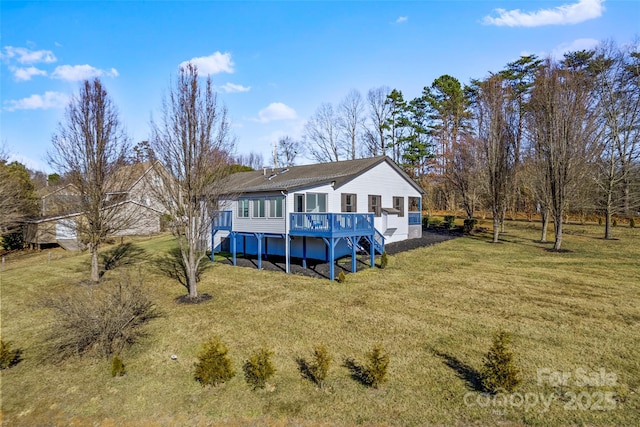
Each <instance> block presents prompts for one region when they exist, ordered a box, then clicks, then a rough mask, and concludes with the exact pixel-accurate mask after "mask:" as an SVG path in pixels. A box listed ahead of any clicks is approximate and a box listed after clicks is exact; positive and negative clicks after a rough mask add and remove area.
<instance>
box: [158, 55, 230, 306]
mask: <svg viewBox="0 0 640 427" xmlns="http://www.w3.org/2000/svg"><path fill="white" fill-rule="evenodd" d="M151 128H152V139H151V146H152V148H153V151H154V153H155V156H156V158H157V160H158V161H159V162H160V164H161V165H162V166H163V167H164V172H162V173H161V176H162V177H163V184H162V186H161V188H159V190H158V191H157V197H158V199H159V200H160V201H161V203H162V205H163V206H164V208H165V209H166V210H167V212H169V214H170V215H171V221H170V229H171V232H172V234H173V236H174V237H175V239H176V241H177V243H178V247H179V248H180V256H181V257H182V262H183V265H184V268H185V270H186V274H187V286H186V287H187V290H188V293H189V298H191V299H196V298H197V297H198V291H197V275H198V268H199V265H200V263H201V262H202V261H203V260H204V259H205V257H206V242H207V238H208V236H209V231H210V225H211V220H212V217H213V215H215V212H216V211H217V209H218V201H219V199H220V197H221V195H222V194H223V193H224V181H225V180H226V178H227V176H228V174H229V173H230V170H231V169H230V168H229V167H228V164H229V162H230V159H231V157H230V155H229V153H230V152H231V151H232V148H233V141H232V139H231V138H230V135H229V122H228V120H227V111H226V109H225V108H224V107H220V106H219V105H218V102H217V97H216V93H215V91H214V90H213V86H212V83H211V78H210V77H207V78H206V80H204V82H203V81H202V80H200V79H199V78H198V70H197V67H196V66H195V65H193V64H187V66H186V67H184V68H181V69H180V72H179V75H178V78H177V81H176V82H175V84H172V85H171V87H170V90H169V94H168V96H167V97H166V98H165V99H164V102H163V106H162V117H161V120H160V122H159V123H156V122H154V121H152V123H151Z"/></svg>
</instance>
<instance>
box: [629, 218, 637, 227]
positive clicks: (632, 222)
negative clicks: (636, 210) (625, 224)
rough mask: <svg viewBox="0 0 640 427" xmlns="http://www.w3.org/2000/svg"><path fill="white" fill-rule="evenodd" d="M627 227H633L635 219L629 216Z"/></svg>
mask: <svg viewBox="0 0 640 427" xmlns="http://www.w3.org/2000/svg"><path fill="white" fill-rule="evenodd" d="M629 227H631V228H635V227H636V220H635V219H633V218H629Z"/></svg>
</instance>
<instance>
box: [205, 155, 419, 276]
mask: <svg viewBox="0 0 640 427" xmlns="http://www.w3.org/2000/svg"><path fill="white" fill-rule="evenodd" d="M225 185H226V190H227V191H226V193H228V194H229V196H228V197H227V198H226V199H224V200H221V203H220V205H221V208H222V209H221V211H219V212H218V213H217V215H216V216H215V217H214V219H213V225H212V233H211V234H212V242H211V245H212V247H213V249H214V250H213V252H215V251H220V250H225V251H229V252H231V253H232V257H233V262H234V264H235V259H236V254H237V253H244V254H250V255H257V256H258V268H260V267H261V257H262V256H266V255H276V256H284V257H285V260H286V270H287V272H289V267H290V260H291V258H292V257H293V258H300V259H301V260H302V264H303V266H305V267H306V261H307V259H316V260H323V261H328V262H330V263H331V264H330V270H331V272H330V276H331V277H330V278H331V279H332V280H333V276H334V271H333V265H334V261H335V259H337V258H340V257H343V256H346V255H349V254H350V255H351V256H352V271H354V270H355V263H356V260H355V255H356V252H358V251H363V250H364V251H367V252H368V253H369V254H370V263H371V266H373V263H374V258H375V253H376V252H377V253H382V252H383V251H384V244H385V242H386V243H389V242H396V241H400V240H405V239H410V238H415V237H421V236H422V218H421V212H422V194H423V191H422V189H421V188H420V186H418V185H417V184H416V183H415V182H414V181H413V180H412V179H411V178H410V177H409V176H408V175H407V174H406V173H405V172H404V171H403V170H402V169H400V168H399V167H398V166H397V165H396V164H395V163H394V162H393V161H392V160H391V159H390V158H389V157H386V156H383V157H373V158H367V159H358V160H347V161H341V162H332V163H323V164H315V165H305V166H292V167H288V168H277V169H267V168H265V169H263V170H260V171H253V172H240V173H236V174H234V175H232V176H231V177H230V180H229V182H228V183H227V184H225ZM212 259H213V255H212Z"/></svg>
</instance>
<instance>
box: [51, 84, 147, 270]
mask: <svg viewBox="0 0 640 427" xmlns="http://www.w3.org/2000/svg"><path fill="white" fill-rule="evenodd" d="M52 143H53V150H52V151H51V152H50V153H49V164H50V165H51V166H52V167H53V168H54V169H56V170H57V171H58V172H59V173H60V175H63V176H65V178H66V180H67V182H68V183H70V184H73V185H74V186H75V187H76V188H77V190H78V193H79V197H78V198H77V199H76V203H77V206H72V207H69V209H68V210H69V211H75V212H80V213H82V219H81V220H78V221H77V223H76V227H77V232H78V234H79V235H80V236H81V238H82V239H83V240H85V242H86V243H87V244H88V246H89V250H90V252H91V280H92V281H94V282H98V280H99V278H100V276H99V268H98V248H99V246H100V244H101V243H102V242H103V241H104V240H105V239H106V238H107V237H108V236H110V235H112V234H114V233H115V232H117V231H119V230H122V229H125V228H127V227H128V226H129V225H130V224H131V222H132V221H133V220H134V216H135V215H134V214H133V212H131V211H129V213H128V214H127V213H123V211H122V210H121V209H120V206H119V205H118V204H117V203H110V201H109V195H110V194H113V193H114V191H117V190H118V185H119V183H118V182H117V181H121V182H125V181H127V178H126V177H124V176H122V173H123V172H119V171H122V170H123V169H122V166H123V165H124V164H125V161H126V156H127V154H128V153H127V151H128V148H129V141H128V138H127V136H126V135H125V133H124V130H123V128H122V126H121V124H120V120H119V118H118V112H117V109H116V107H115V105H114V104H113V102H112V101H111V98H110V97H109V95H108V94H107V91H106V90H105V88H104V87H103V86H102V83H101V82H100V80H99V79H97V78H96V79H94V80H93V81H91V82H90V81H88V80H86V81H85V82H84V83H83V84H82V86H81V88H80V92H79V94H78V95H76V96H74V97H73V98H72V99H71V101H70V102H69V106H68V107H67V110H66V120H65V122H64V123H60V125H59V130H58V133H57V134H55V135H54V136H53V140H52ZM116 177H117V180H115V178H116Z"/></svg>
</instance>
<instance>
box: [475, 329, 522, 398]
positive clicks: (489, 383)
mask: <svg viewBox="0 0 640 427" xmlns="http://www.w3.org/2000/svg"><path fill="white" fill-rule="evenodd" d="M510 343H511V335H510V334H509V333H507V332H505V331H499V332H498V333H497V334H496V335H495V336H494V338H493V345H492V346H491V348H490V349H489V352H488V353H487V354H486V355H485V360H484V368H483V370H482V372H481V373H480V379H481V381H482V387H483V388H484V389H485V390H486V391H487V392H489V393H497V392H499V391H508V392H512V391H513V390H515V388H516V387H517V386H518V384H520V370H519V369H518V368H517V367H516V365H515V362H514V360H513V354H512V353H511V351H510V350H509V344H510Z"/></svg>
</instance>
